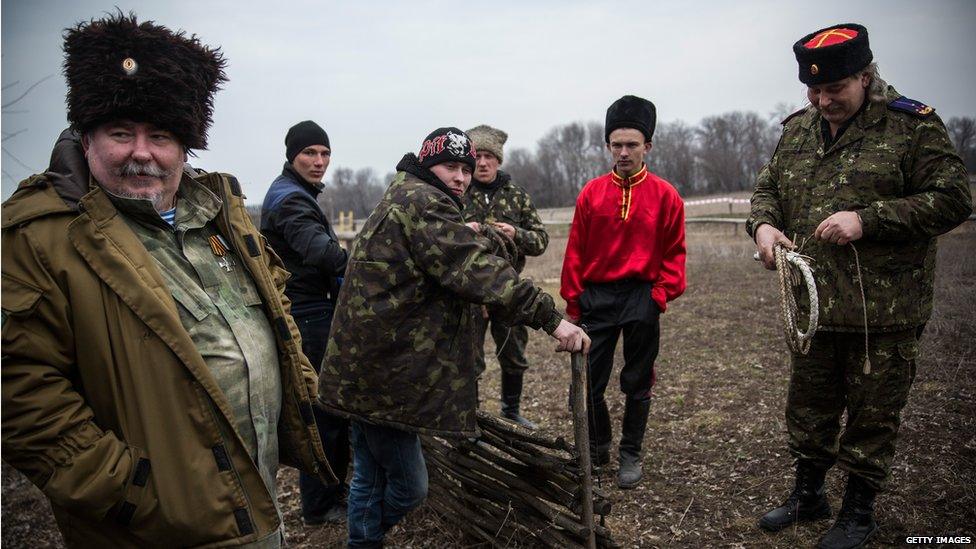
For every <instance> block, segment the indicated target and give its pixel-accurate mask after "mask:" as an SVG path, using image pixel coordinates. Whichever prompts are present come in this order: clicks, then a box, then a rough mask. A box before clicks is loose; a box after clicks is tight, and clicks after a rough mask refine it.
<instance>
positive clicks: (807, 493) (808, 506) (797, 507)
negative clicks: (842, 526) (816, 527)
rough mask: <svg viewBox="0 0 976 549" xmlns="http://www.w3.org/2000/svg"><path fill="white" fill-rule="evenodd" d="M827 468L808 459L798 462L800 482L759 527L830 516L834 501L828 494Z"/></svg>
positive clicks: (773, 529) (776, 528)
mask: <svg viewBox="0 0 976 549" xmlns="http://www.w3.org/2000/svg"><path fill="white" fill-rule="evenodd" d="M826 475H827V470H826V469H824V468H823V467H818V466H816V465H814V464H813V463H810V462H809V461H806V460H799V461H797V463H796V484H795V485H794V487H793V492H791V493H790V495H789V497H787V498H786V501H784V502H783V504H782V505H780V506H779V507H777V508H775V509H773V510H772V511H770V512H768V513H766V514H765V515H763V516H762V518H760V519H759V527H760V528H762V529H763V530H767V531H770V532H779V531H780V530H782V529H783V528H786V527H787V526H790V525H792V524H796V523H797V522H806V521H810V520H819V519H825V518H829V517H830V503H829V502H828V501H827V496H826V494H824V477H825V476H826Z"/></svg>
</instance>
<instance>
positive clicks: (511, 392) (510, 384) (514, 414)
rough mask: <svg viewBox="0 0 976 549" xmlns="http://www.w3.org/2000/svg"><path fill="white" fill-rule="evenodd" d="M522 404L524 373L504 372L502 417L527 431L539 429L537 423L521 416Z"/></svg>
mask: <svg viewBox="0 0 976 549" xmlns="http://www.w3.org/2000/svg"><path fill="white" fill-rule="evenodd" d="M521 404H522V372H506V371H504V370H502V417H504V418H505V419H510V420H512V421H513V422H515V423H516V424H517V425H520V426H522V427H525V428H526V429H537V428H538V426H537V425H536V424H535V423H532V422H531V421H529V420H527V419H525V418H524V417H522V416H521V415H519V407H520V406H521Z"/></svg>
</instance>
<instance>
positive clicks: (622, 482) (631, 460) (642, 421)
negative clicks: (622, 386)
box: [617, 398, 651, 489]
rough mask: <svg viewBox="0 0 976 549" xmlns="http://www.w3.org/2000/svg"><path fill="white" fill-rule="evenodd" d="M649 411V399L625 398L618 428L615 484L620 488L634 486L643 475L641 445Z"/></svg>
mask: <svg viewBox="0 0 976 549" xmlns="http://www.w3.org/2000/svg"><path fill="white" fill-rule="evenodd" d="M650 411H651V399H649V398H645V399H640V400H634V399H631V398H627V401H626V404H625V406H624V422H623V426H622V427H621V429H620V470H619V471H618V472H617V486H619V487H620V488H624V489H627V488H634V487H635V486H637V484H638V483H639V482H640V479H641V477H642V476H643V469H642V467H641V447H642V446H643V443H644V431H645V430H646V429H647V415H648V413H649V412H650Z"/></svg>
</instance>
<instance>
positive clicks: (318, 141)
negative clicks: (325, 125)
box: [285, 120, 332, 163]
mask: <svg viewBox="0 0 976 549" xmlns="http://www.w3.org/2000/svg"><path fill="white" fill-rule="evenodd" d="M310 145H325V146H326V147H328V148H329V149H330V150H331V149H332V147H331V146H329V134H327V133H325V130H323V129H322V126H319V125H318V124H316V123H315V122H312V121H311V120H306V121H304V122H299V123H298V124H295V125H294V126H292V127H291V128H289V129H288V133H287V134H286V135H285V158H287V159H288V162H289V163H291V162H292V161H294V160H295V157H296V156H298V153H300V152H302V151H303V150H304V149H305V147H308V146H310Z"/></svg>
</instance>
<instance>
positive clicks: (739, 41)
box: [0, 0, 976, 203]
mask: <svg viewBox="0 0 976 549" xmlns="http://www.w3.org/2000/svg"><path fill="white" fill-rule="evenodd" d="M116 5H117V6H119V7H120V8H122V9H123V10H124V11H129V10H132V11H135V12H136V13H137V14H138V16H139V18H140V20H145V19H153V20H155V21H156V22H157V23H160V24H163V25H166V26H168V27H170V28H174V29H175V28H182V29H185V30H187V31H188V32H191V33H196V34H197V35H198V36H199V37H200V38H201V39H202V40H203V42H204V43H207V44H210V45H219V46H221V47H222V48H223V51H224V53H225V56H226V57H227V59H228V61H229V65H228V69H227V74H228V76H229V78H230V82H228V83H227V85H226V86H225V89H224V90H223V91H221V92H218V94H217V96H216V107H215V116H214V125H213V128H212V129H211V131H210V150H209V151H200V152H199V153H198V154H199V158H197V159H195V160H193V163H194V164H196V165H198V166H199V167H202V168H204V169H207V170H210V171H225V172H230V173H233V174H235V175H237V176H238V178H239V179H240V180H241V182H242V183H243V184H244V187H245V192H246V194H247V195H248V197H249V202H250V203H258V202H260V201H261V199H262V198H263V196H264V193H265V191H266V190H267V188H268V186H269V185H270V182H271V180H272V179H273V178H274V177H275V175H276V174H277V173H278V172H279V171H280V169H281V164H282V162H283V161H284V142H283V141H284V135H285V131H286V130H287V129H288V127H289V126H291V125H292V124H294V123H295V122H298V121H301V120H305V119H312V120H315V121H317V122H318V123H320V124H321V125H322V126H323V127H324V128H325V129H326V131H327V132H328V133H329V137H330V139H331V142H332V148H333V156H332V167H336V166H345V167H350V168H362V167H372V168H374V169H375V170H376V171H377V173H378V174H379V175H381V176H382V175H383V174H385V173H388V172H390V171H393V168H394V166H395V165H396V163H397V161H398V160H399V159H400V157H401V156H402V154H403V153H405V152H408V151H415V150H416V149H417V148H418V147H419V144H420V141H421V139H422V138H423V137H424V136H425V135H426V134H427V133H428V132H429V131H430V130H432V129H434V128H437V127H439V126H446V125H455V126H459V127H460V128H461V129H466V128H469V127H472V126H475V125H477V124H481V123H488V124H491V125H493V126H496V127H499V128H502V129H504V130H506V131H507V132H508V133H509V135H510V137H509V142H508V145H507V147H530V148H531V147H534V145H535V142H536V141H537V140H538V139H539V138H540V137H542V135H543V134H544V133H545V132H546V131H547V130H549V129H550V128H551V127H553V126H555V125H557V124H563V123H567V122H572V121H576V120H599V121H602V120H603V116H604V113H605V112H606V108H607V106H608V105H609V104H610V103H611V102H612V101H613V100H615V99H616V98H618V97H620V96H621V95H624V94H628V93H630V94H636V95H640V96H643V97H646V98H648V99H651V100H652V101H653V102H654V103H655V104H656V105H657V108H658V117H659V119H660V120H662V121H673V120H678V119H680V120H684V121H686V122H688V123H691V124H695V123H697V122H698V121H699V120H700V119H701V118H702V117H704V116H708V115H712V114H720V113H723V112H728V111H733V110H753V111H757V112H759V113H761V114H763V115H767V114H769V113H770V112H771V111H772V110H773V109H774V108H775V106H776V104H777V103H789V104H794V105H800V104H802V102H803V101H804V88H803V86H802V85H801V84H800V83H799V82H798V81H797V77H796V73H797V68H796V62H795V60H794V59H793V54H792V51H791V46H792V44H793V42H795V41H796V40H797V39H799V38H800V37H801V36H803V35H804V34H806V33H808V32H812V31H814V30H816V29H819V28H821V27H825V26H828V25H831V24H834V23H842V22H858V23H861V24H864V25H865V26H867V27H868V30H869V31H870V37H871V46H872V49H873V51H874V55H875V59H876V60H877V61H878V62H879V65H880V67H881V73H882V75H883V76H884V77H885V79H886V80H888V81H889V82H890V83H891V84H893V85H894V86H895V87H896V88H897V89H898V90H899V91H900V92H901V93H903V94H905V95H907V96H909V97H911V98H914V99H917V100H919V101H922V102H925V103H927V104H929V105H932V106H933V107H935V108H936V110H937V111H938V112H939V113H940V114H941V115H942V117H943V118H944V119H948V118H950V117H952V116H976V59H974V52H976V2H974V1H972V0H939V1H929V2H919V1H917V0H915V1H908V0H875V1H860V2H853V1H851V0H844V1H834V0H818V1H815V2H786V1H766V0H739V1H736V2H718V1H700V2H696V1H690V0H689V1H654V2H638V1H634V0H631V1H630V2H598V1H592V0H591V1H586V2H575V1H547V0H546V1H539V2H529V1H527V0H522V1H508V0H495V1H493V2H458V1H455V2H433V1H424V0H416V1H412V2H392V1H373V2H331V1H311V0H309V1H278V2H241V1H233V2H232V1H226V0H219V1H206V2H201V1H199V0H194V1H192V2H191V1H185V0H170V1H168V2H162V1H142V0H106V1H95V0H71V1H67V0H4V1H3V3H2V8H0V9H2V14H0V17H2V54H3V57H2V81H3V86H4V87H5V89H4V91H3V102H4V103H7V102H8V101H10V100H11V99H14V98H15V97H17V96H18V95H19V94H20V93H22V92H23V91H25V90H26V88H27V86H29V85H30V84H32V83H34V82H36V81H38V80H40V79H42V78H44V77H45V76H48V75H53V76H52V77H51V78H49V79H47V80H45V81H43V82H41V83H40V84H39V85H38V86H37V87H36V88H34V90H33V91H31V92H30V93H29V94H28V95H27V96H26V97H25V98H24V99H23V100H21V101H20V102H18V103H17V104H16V105H14V106H13V107H10V109H12V110H15V111H24V112H13V113H5V114H4V115H3V120H2V129H3V132H4V134H5V135H6V134H9V133H10V132H14V131H17V130H21V129H26V130H27V131H25V132H23V133H20V134H18V135H16V136H14V137H12V138H9V139H5V140H4V142H3V148H4V153H3V156H2V164H0V165H2V168H3V172H4V174H3V193H2V194H3V198H7V197H8V196H9V195H10V193H12V192H13V189H14V188H15V186H16V181H19V180H20V179H22V178H24V177H26V176H27V175H29V174H30V173H34V172H40V171H43V170H44V168H45V167H46V166H47V161H48V156H49V153H50V149H51V146H52V145H53V143H54V140H55V138H56V137H57V135H58V134H59V133H60V131H61V130H62V129H63V128H64V127H65V126H66V124H67V122H66V118H65V108H64V94H65V86H64V79H63V77H62V76H61V74H60V70H61V31H62V29H64V28H65V27H68V26H71V25H73V24H75V23H77V22H78V21H81V20H85V19H89V18H91V17H93V16H96V17H97V16H100V15H101V14H103V13H105V12H106V11H110V10H113V9H114V6H116ZM21 163H23V165H21ZM650 163H651V165H652V166H653V154H652V157H651V159H650ZM327 178H328V176H327Z"/></svg>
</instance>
